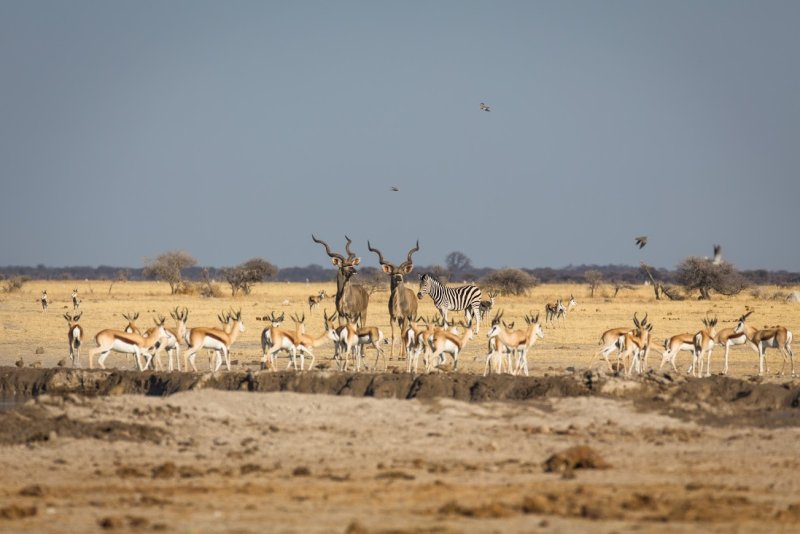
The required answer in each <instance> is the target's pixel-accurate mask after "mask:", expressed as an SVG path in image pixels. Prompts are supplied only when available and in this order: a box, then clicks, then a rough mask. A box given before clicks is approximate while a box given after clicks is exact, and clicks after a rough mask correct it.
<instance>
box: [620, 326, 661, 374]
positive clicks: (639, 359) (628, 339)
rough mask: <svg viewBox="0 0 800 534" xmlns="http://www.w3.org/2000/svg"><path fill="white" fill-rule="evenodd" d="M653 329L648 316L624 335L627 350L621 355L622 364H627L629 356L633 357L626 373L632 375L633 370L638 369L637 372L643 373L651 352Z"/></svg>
mask: <svg viewBox="0 0 800 534" xmlns="http://www.w3.org/2000/svg"><path fill="white" fill-rule="evenodd" d="M652 331H653V325H652V324H649V323H648V322H647V316H646V315H645V317H644V318H643V319H642V322H641V323H639V324H638V325H637V326H636V328H635V329H634V330H633V331H632V332H626V333H625V334H624V335H623V336H622V337H623V340H624V341H623V345H624V346H625V352H624V353H623V354H622V355H621V356H620V359H621V360H622V365H623V366H624V365H625V361H627V359H628V357H629V356H630V357H631V364H630V366H629V367H628V369H627V371H626V372H625V374H626V375H627V376H630V374H631V372H632V371H633V370H634V369H636V372H637V373H639V374H642V373H643V372H644V369H645V368H646V367H647V355H648V353H649V352H650V333H651V332H652Z"/></svg>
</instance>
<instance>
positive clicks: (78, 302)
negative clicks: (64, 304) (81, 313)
mask: <svg viewBox="0 0 800 534" xmlns="http://www.w3.org/2000/svg"><path fill="white" fill-rule="evenodd" d="M80 307H81V299H79V298H78V289H77V288H76V289H73V290H72V311H78V309H80Z"/></svg>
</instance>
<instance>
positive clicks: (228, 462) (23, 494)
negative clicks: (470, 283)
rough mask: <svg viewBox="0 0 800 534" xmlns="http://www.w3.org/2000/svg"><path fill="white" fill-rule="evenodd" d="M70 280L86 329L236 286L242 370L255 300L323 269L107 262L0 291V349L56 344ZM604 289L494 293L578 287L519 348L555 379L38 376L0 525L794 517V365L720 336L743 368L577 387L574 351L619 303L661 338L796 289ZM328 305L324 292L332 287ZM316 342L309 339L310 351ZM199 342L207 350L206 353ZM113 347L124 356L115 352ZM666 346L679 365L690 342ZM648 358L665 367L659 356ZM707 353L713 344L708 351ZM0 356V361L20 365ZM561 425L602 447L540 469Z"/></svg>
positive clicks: (521, 306)
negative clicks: (265, 273) (209, 288)
mask: <svg viewBox="0 0 800 534" xmlns="http://www.w3.org/2000/svg"><path fill="white" fill-rule="evenodd" d="M74 287H77V288H78V289H79V292H80V295H81V298H82V300H83V304H82V306H81V309H82V310H83V312H84V315H83V320H82V321H81V323H82V324H83V326H84V327H85V329H86V331H87V334H89V335H88V336H87V337H88V338H89V339H87V342H86V346H87V347H89V346H92V345H93V342H92V341H91V335H93V334H94V333H95V332H96V331H97V330H99V329H101V328H105V327H117V328H121V327H122V326H123V325H124V324H125V320H124V319H123V318H122V315H121V314H122V313H127V312H135V311H138V312H140V314H141V315H140V319H139V321H140V322H141V323H142V324H146V323H147V322H148V321H150V319H149V317H150V316H152V315H155V314H157V313H161V314H164V315H167V314H168V311H169V310H170V309H171V308H173V307H175V306H186V307H188V308H189V309H190V317H189V326H197V325H204V324H206V325H213V324H215V323H216V315H217V313H219V312H220V311H221V310H223V309H226V308H229V307H234V308H236V309H238V308H241V309H242V312H243V318H244V321H245V325H246V328H247V330H246V331H245V333H244V334H242V336H241V338H240V339H239V340H238V341H237V343H236V344H235V345H234V349H233V358H234V359H235V360H237V362H238V363H237V364H236V366H235V367H236V371H237V372H242V371H247V370H252V371H253V372H254V373H255V374H256V376H258V375H259V374H260V373H259V371H258V360H259V357H260V344H259V334H260V331H261V328H262V324H261V323H260V322H258V321H255V320H254V318H255V317H256V316H261V315H264V314H267V313H269V312H270V311H273V310H275V311H277V312H278V313H280V312H282V311H286V312H287V316H288V314H289V313H292V312H302V311H305V312H306V316H307V317H309V313H308V308H307V305H306V298H307V296H308V295H310V294H314V293H316V292H318V291H319V289H322V288H323V287H324V288H325V289H326V290H327V291H328V293H329V294H333V292H334V289H335V287H334V285H333V284H326V285H324V286H323V285H315V284H311V285H306V284H262V285H259V286H257V287H256V288H255V290H254V292H253V294H251V295H249V296H246V297H239V298H236V299H231V298H215V299H202V298H199V297H193V296H171V295H169V289H168V287H167V286H166V284H158V283H133V282H128V283H123V284H119V283H117V284H115V285H114V286H113V288H112V291H111V293H110V294H109V292H108V289H109V284H108V283H101V282H74V281H69V282H31V283H28V284H27V285H26V286H25V288H24V289H23V291H22V292H19V293H13V294H0V325H1V326H2V337H0V365H3V366H13V365H14V363H15V362H17V361H19V360H20V358H21V359H22V363H23V365H24V366H26V367H28V366H30V365H32V364H33V365H37V364H38V362H41V365H42V366H43V367H54V366H56V365H57V363H58V362H59V361H60V360H62V359H65V358H66V357H67V344H66V322H65V321H64V319H63V318H62V317H61V316H62V314H63V312H65V311H71V308H72V305H71V302H70V298H69V296H70V293H71V291H72V289H73V288H74ZM42 289H47V291H48V294H49V295H50V299H51V304H50V309H49V311H48V312H46V313H43V312H42V311H41V308H40V306H39V304H38V297H39V294H40V292H41V290H42ZM607 291H608V290H607V289H603V288H601V289H600V293H598V294H597V295H596V296H595V297H594V298H589V297H588V292H587V290H586V288H585V287H583V286H574V285H573V286H569V285H561V286H559V285H552V286H551V285H547V286H540V287H537V288H536V289H534V290H533V291H532V292H531V294H530V295H529V296H527V297H514V298H504V297H500V298H499V299H498V307H501V308H503V309H505V310H506V312H505V317H506V319H508V320H517V321H518V324H520V322H521V321H522V316H523V314H525V313H527V312H529V311H531V310H533V311H534V312H539V311H541V312H543V308H544V303H545V302H546V301H551V300H554V299H555V298H557V297H562V298H566V297H569V295H570V294H574V296H575V297H576V299H577V301H578V306H577V309H576V310H575V311H573V312H572V313H571V314H570V315H569V317H568V318H567V320H566V322H565V324H564V325H561V326H558V327H548V328H546V329H545V338H544V340H543V341H540V342H539V343H538V344H537V346H536V347H535V348H534V350H533V351H532V353H531V357H530V367H531V372H532V374H533V375H536V376H539V377H542V376H544V375H549V376H550V377H551V378H554V379H555V380H559V381H562V382H563V384H564V385H565V386H564V387H563V388H561V389H558V388H556V389H551V390H549V393H546V394H543V395H542V396H541V398H529V397H530V396H528V397H526V398H529V400H525V401H504V402H497V401H490V402H463V401H457V400H452V399H450V398H436V397H435V396H433V397H431V398H416V399H412V400H405V399H377V398H368V397H367V398H363V397H362V398H353V397H350V396H334V395H322V394H316V395H312V394H298V393H288V392H276V393H250V392H241V391H216V390H210V389H204V388H194V389H193V390H192V391H185V392H181V393H177V394H175V395H171V396H168V397H163V398H162V397H147V396H141V395H113V394H112V395H110V396H106V397H93V398H87V397H82V396H79V395H66V396H61V395H44V396H40V397H38V398H37V399H35V400H31V401H28V402H27V403H25V404H21V405H19V406H17V407H16V408H15V409H13V410H9V411H5V412H0V531H8V532H91V531H113V532H145V531H166V532H242V533H244V532H263V531H265V530H269V531H282V532H309V531H312V532H345V531H349V532H531V531H554V532H578V531H587V530H591V531H598V532H633V531H642V530H645V531H648V532H649V531H656V532H682V531H702V532H709V531H710V532H752V531H765V530H766V531H770V532H794V531H796V528H797V524H798V523H799V522H800V481H798V477H797V473H798V469H800V459H799V458H800V457H798V454H797V445H796V444H797V442H798V438H800V430H799V429H798V419H799V418H798V417H797V415H796V413H795V410H796V409H797V408H796V406H797V404H798V403H800V394H798V393H797V392H798V388H799V387H800V384H798V381H793V380H792V379H791V378H790V377H788V376H787V377H775V376H770V377H767V378H766V379H757V378H754V376H753V375H754V374H755V371H756V370H757V360H756V357H755V354H754V353H753V352H752V351H750V349H747V348H742V347H738V348H735V349H733V351H732V352H731V370H730V375H731V376H733V377H734V378H736V379H737V380H726V379H723V378H721V377H712V378H704V379H692V378H685V377H683V376H681V375H674V374H666V375H665V374H659V373H653V374H650V375H648V376H647V377H645V378H633V379H630V380H626V379H623V378H620V377H614V376H610V375H607V376H605V377H603V376H599V377H597V376H596V375H592V376H594V377H596V378H597V379H599V380H601V382H599V383H600V384H601V387H599V388H597V389H596V390H594V391H592V393H591V394H588V393H586V391H585V387H586V375H585V371H584V370H585V368H586V366H587V364H588V362H589V360H590V358H591V355H592V353H593V352H594V351H595V350H596V349H597V340H598V337H599V335H600V333H601V332H602V331H603V330H604V329H606V328H609V327H613V326H622V325H626V324H630V318H631V317H632V315H633V313H634V312H635V311H636V312H639V317H641V316H642V315H643V314H644V313H648V314H649V319H650V320H651V321H652V323H653V324H654V325H655V329H654V333H653V334H654V337H655V339H656V340H658V341H659V342H660V341H661V340H662V339H663V337H665V336H667V335H671V334H675V333H679V332H684V331H694V330H697V329H698V328H699V325H700V321H701V319H702V318H703V317H705V316H706V315H710V316H717V317H719V319H720V323H721V324H720V326H721V327H724V326H732V325H733V321H734V319H735V318H736V317H738V316H739V315H741V314H742V313H743V312H744V311H745V307H746V306H749V307H750V308H751V309H754V310H755V312H754V314H753V315H752V316H751V321H752V324H755V325H757V326H761V325H773V324H782V325H786V326H787V327H789V328H790V329H793V330H796V329H797V328H798V324H800V304H798V303H787V302H783V301H774V300H764V299H756V298H754V297H753V296H752V295H750V293H746V294H742V295H740V296H738V297H735V298H724V297H717V298H715V299H714V300H712V301H710V302H698V301H694V300H687V301H681V302H669V301H655V300H654V298H653V294H652V291H651V290H650V289H649V288H645V287H642V288H638V289H636V290H631V291H623V292H621V293H620V295H619V296H618V297H617V298H611V297H610V296H608V295H605V294H603V293H604V292H607ZM761 291H762V294H766V295H770V294H771V293H774V292H776V291H778V289H777V288H761ZM782 291H787V290H786V289H783V290H782ZM387 297H388V294H387V293H376V294H374V295H373V296H372V300H371V305H370V311H369V323H370V324H376V325H378V326H379V327H381V328H383V329H385V330H386V331H387V334H388V331H389V328H388V316H387V311H386V301H387ZM421 305H422V307H421V310H422V313H423V314H428V315H430V314H432V313H433V312H434V308H433V306H432V304H431V302H430V299H428V297H426V298H425V300H423V301H422V303H421ZM322 308H327V309H328V310H333V301H332V300H326V301H323V304H322ZM321 317H322V312H321V310H318V311H316V312H315V313H314V314H313V317H311V318H310V322H309V331H310V332H311V333H312V334H315V333H318V332H320V331H321V329H322V324H321V321H322V319H321ZM485 332H486V327H485V326H484V327H483V328H482V329H481V334H480V335H479V337H478V338H477V339H475V340H473V341H472V342H470V343H469V344H468V346H467V349H466V352H465V354H464V355H463V356H462V358H461V364H462V367H461V372H462V373H480V372H482V370H483V361H482V357H483V356H484V355H485V352H486V351H485V347H486V339H485ZM40 347H41V349H43V351H42V350H39V351H38V352H39V354H37V353H36V352H37V349H38V348H40ZM331 352H332V351H331V349H323V350H319V351H317V353H318V354H319V355H321V356H322V357H323V358H322V359H323V364H326V363H329V362H327V359H328V358H329V356H330V354H331ZM85 353H86V352H85V350H84V352H83V356H84V364H85ZM476 358H477V359H476ZM371 359H372V357H370V360H371ZM769 361H770V364H771V365H770V368H771V370H773V371H774V370H777V369H778V368H779V366H780V358H779V357H778V356H777V353H776V352H774V351H772V352H770V353H769ZM198 362H199V364H198V366H200V367H201V371H205V368H204V367H205V366H206V365H207V361H206V360H205V359H202V358H198ZM282 362H283V365H285V359H283V360H282ZM107 363H108V364H109V366H117V367H120V368H125V369H129V368H130V363H129V362H127V360H126V359H125V358H124V357H123V356H117V355H112V356H111V357H109V359H108V361H107ZM679 364H680V368H681V371H685V368H686V366H687V365H688V354H686V353H684V354H682V355H681V356H680V359H679ZM389 365H390V372H391V371H392V369H391V367H397V368H399V369H404V366H405V362H403V361H400V360H398V359H397V357H395V359H394V360H392V361H390V362H389ZM650 366H651V367H652V366H655V367H658V358H657V357H656V358H655V361H654V359H652V358H651V361H650ZM328 367H329V369H327V370H319V371H315V372H314V373H316V374H317V375H318V376H319V377H320V379H326V380H329V377H330V376H332V375H333V374H335V373H336V371H333V370H331V369H330V367H331V366H330V365H328ZM569 368H576V371H574V372H573V370H571V369H569ZM720 368H721V352H720V351H719V350H718V349H717V351H715V354H714V359H713V362H712V371H714V372H718V371H719V370H720ZM13 372H14V371H11V370H8V373H6V374H5V375H4V376H7V377H8V378H7V379H6V380H10V381H13V380H14V379H15V378H14V375H13ZM242 374H244V373H242ZM395 376H396V375H395ZM200 378H202V377H199V378H198V383H201V382H202V380H200ZM738 379H741V380H738ZM499 380H511V381H513V380H523V379H518V378H512V377H508V378H504V379H499ZM493 384H494V385H495V386H498V387H499V386H502V382H494V383H493ZM569 384H578V385H580V388H578V387H577V386H569ZM490 385H491V384H490ZM311 386H314V387H316V386H315V385H314V384H311ZM484 386H485V385H484ZM314 387H309V388H307V389H306V390H308V391H312V390H316V389H314ZM532 387H533V386H532ZM576 388H577V389H576ZM581 388H584V389H581ZM296 390H297V389H296ZM112 391H113V390H112ZM557 391H575V392H574V393H569V394H566V393H565V394H559V393H557ZM116 392H117V393H119V392H120V391H116ZM573 446H588V447H591V448H592V449H593V450H594V451H595V453H596V454H597V455H598V456H599V458H600V460H601V462H600V465H599V467H602V468H601V469H576V470H575V471H574V472H573V471H570V470H568V471H567V472H566V473H563V474H562V473H561V472H556V473H552V472H546V471H545V469H543V464H544V462H545V460H547V459H548V458H549V457H550V456H551V455H553V454H555V453H559V452H561V451H564V450H565V449H567V448H569V447H573Z"/></svg>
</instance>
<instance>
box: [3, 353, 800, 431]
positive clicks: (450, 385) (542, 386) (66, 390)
mask: <svg viewBox="0 0 800 534" xmlns="http://www.w3.org/2000/svg"><path fill="white" fill-rule="evenodd" d="M200 389H215V390H223V391H251V392H283V391H287V392H294V393H310V394H323V395H336V396H351V397H374V398H395V399H434V398H448V399H454V400H461V401H473V402H480V401H527V400H535V399H546V398H559V397H581V396H600V397H608V398H617V399H625V400H630V401H633V402H634V403H635V404H636V405H637V406H639V407H640V408H642V409H646V410H648V411H661V412H664V413H669V414H671V415H675V416H679V417H688V418H691V419H696V420H702V421H703V422H705V423H709V424H714V423H719V424H727V423H728V422H733V421H735V422H737V423H747V424H754V425H758V426H800V410H798V409H797V408H798V406H800V383H798V382H797V381H791V382H784V383H765V382H763V381H761V380H756V379H751V380H741V379H735V378H728V377H723V376H713V377H710V378H703V379H693V378H687V377H684V376H672V375H670V374H668V373H650V374H648V375H645V376H644V377H641V378H635V379H624V378H620V377H616V376H610V375H608V376H607V375H603V374H598V373H596V372H588V371H586V372H583V371H580V372H575V373H571V374H566V375H559V376H545V377H510V376H488V377H483V376H479V375H471V374H456V373H441V374H432V375H420V376H412V375H409V374H405V373H383V374H367V373H361V374H356V373H338V372H327V371H323V372H315V373H294V372H279V373H271V372H255V373H254V372H233V373H217V374H213V373H156V372H146V373H139V372H134V371H119V370H109V371H104V370H103V371H101V370H94V371H88V370H81V369H27V368H24V369H17V368H12V367H4V368H0V399H16V400H25V399H28V398H32V397H36V396H38V395H41V394H44V393H47V394H56V395H66V394H78V395H88V396H97V395H100V396H104V395H119V394H143V395H155V396H165V395H171V394H174V393H179V392H182V391H194V390H200Z"/></svg>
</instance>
